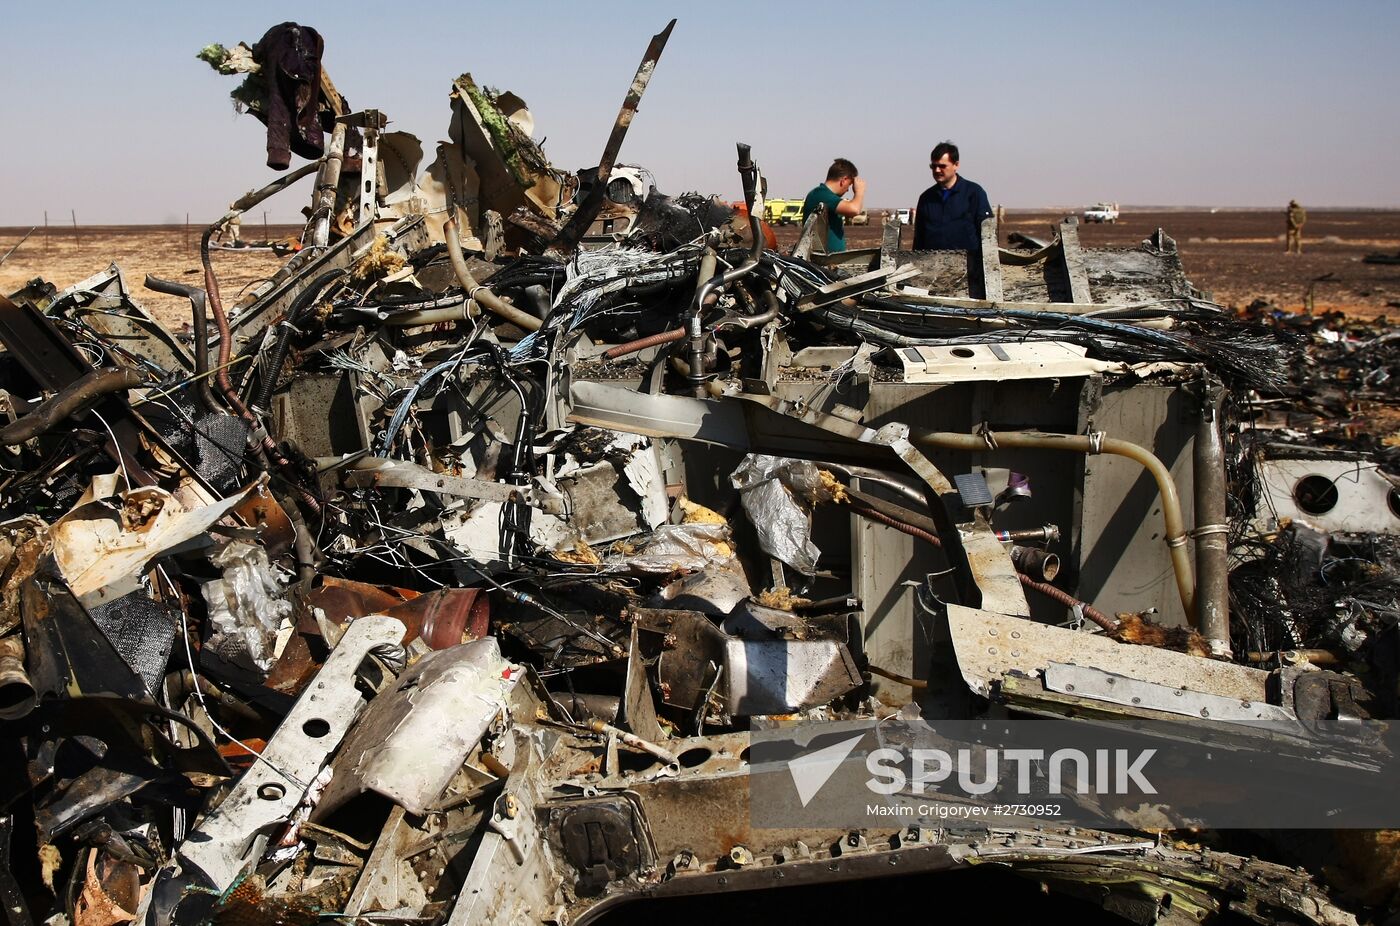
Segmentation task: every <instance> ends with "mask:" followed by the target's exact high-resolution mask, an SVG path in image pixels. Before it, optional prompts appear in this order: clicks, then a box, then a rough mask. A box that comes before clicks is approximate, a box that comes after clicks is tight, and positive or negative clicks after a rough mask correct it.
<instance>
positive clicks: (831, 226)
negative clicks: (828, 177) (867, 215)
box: [802, 183, 846, 254]
mask: <svg viewBox="0 0 1400 926" xmlns="http://www.w3.org/2000/svg"><path fill="white" fill-rule="evenodd" d="M839 202H841V197H840V196H837V195H836V193H835V192H833V191H832V189H831V187H829V186H827V185H826V184H825V183H819V184H817V185H816V187H814V188H813V190H812V192H810V193H808V194H807V198H806V199H805V200H803V201H802V221H803V222H806V221H807V216H808V215H810V214H811V212H812V210H814V209H816V208H817V206H825V207H826V249H827V251H828V252H829V253H832V254H835V253H836V252H837V251H844V250H846V222H845V220H844V219H843V218H842V217H841V215H840V213H838V212H837V211H836V204H837V203H839Z"/></svg>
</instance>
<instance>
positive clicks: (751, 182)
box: [689, 143, 763, 391]
mask: <svg viewBox="0 0 1400 926" xmlns="http://www.w3.org/2000/svg"><path fill="white" fill-rule="evenodd" d="M738 150H739V165H738V169H739V177H740V179H741V180H742V181H743V184H744V202H745V203H746V205H747V207H748V213H749V233H750V235H751V236H752V238H753V242H752V244H751V245H750V247H749V256H748V258H747V259H746V260H745V261H744V262H743V263H741V264H739V265H738V266H737V267H731V268H730V269H729V270H726V271H725V272H724V273H722V274H719V275H717V276H712V277H710V278H709V279H706V278H705V275H704V274H703V273H702V274H701V277H700V279H701V280H702V282H701V284H700V288H699V289H698V290H697V291H696V293H695V301H694V302H693V303H692V304H691V310H690V377H689V378H690V382H691V384H692V385H694V386H695V387H696V389H697V391H698V390H699V389H702V388H703V387H704V383H705V362H704V360H705V334H704V329H703V326H702V324H701V316H702V315H703V314H704V312H705V307H706V305H708V304H709V303H710V302H711V301H712V300H711V299H710V297H711V295H712V294H713V296H714V299H715V300H718V298H719V292H720V291H721V290H722V289H724V288H725V287H726V286H728V285H729V284H730V283H733V282H734V281H735V280H738V279H742V278H743V277H746V276H748V275H749V274H750V273H752V272H753V269H754V268H755V267H757V266H758V262H759V260H760V259H761V258H762V257H763V227H762V225H761V224H760V222H759V218H758V216H756V215H754V210H753V203H754V197H755V195H756V193H757V177H758V165H757V164H755V163H754V162H753V159H752V158H751V157H750V156H749V146H748V145H745V144H742V143H741V144H739V146H738Z"/></svg>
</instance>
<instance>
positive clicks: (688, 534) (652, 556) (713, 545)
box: [623, 524, 734, 575]
mask: <svg viewBox="0 0 1400 926" xmlns="http://www.w3.org/2000/svg"><path fill="white" fill-rule="evenodd" d="M733 558H734V549H733V547H731V546H730V545H729V527H728V525H725V524H663V525H661V526H660V527H658V528H657V529H656V530H655V531H654V532H653V533H652V535H651V537H650V538H649V539H648V540H647V542H646V546H644V547H642V549H640V550H639V551H637V552H636V553H634V554H631V555H628V556H626V557H625V558H624V559H623V562H624V563H625V564H626V565H627V566H630V567H631V568H633V569H635V570H637V571H639V572H652V573H661V574H663V575H665V574H668V573H672V572H677V571H682V570H683V571H700V570H703V569H705V568H706V567H707V566H710V565H719V564H722V563H725V562H727V561H729V560H731V559H733Z"/></svg>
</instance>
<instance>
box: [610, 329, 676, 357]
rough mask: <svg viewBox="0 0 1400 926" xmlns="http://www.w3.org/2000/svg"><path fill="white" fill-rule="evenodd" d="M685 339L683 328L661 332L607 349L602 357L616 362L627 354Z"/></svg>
mask: <svg viewBox="0 0 1400 926" xmlns="http://www.w3.org/2000/svg"><path fill="white" fill-rule="evenodd" d="M684 338H685V329H684V328H672V329H671V330H670V331H663V332H661V333H660V334H653V335H649V336H647V337H645V338H638V339H637V340H635V341H628V342H627V343H626V344H619V345H617V346H616V347H609V348H608V349H607V350H605V351H603V357H604V359H607V360H616V359H617V358H619V357H626V356H627V355H628V354H635V353H637V351H641V350H646V349H647V348H648V347H656V346H657V345H658V344H671V343H674V342H675V341H680V340H683V339H684Z"/></svg>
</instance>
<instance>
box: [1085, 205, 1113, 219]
mask: <svg viewBox="0 0 1400 926" xmlns="http://www.w3.org/2000/svg"><path fill="white" fill-rule="evenodd" d="M1084 221H1085V222H1109V223H1113V222H1117V221H1118V204H1117V203H1094V205H1092V206H1090V207H1089V208H1088V209H1085V210H1084Z"/></svg>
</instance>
